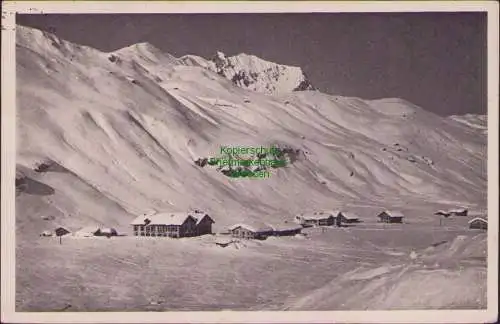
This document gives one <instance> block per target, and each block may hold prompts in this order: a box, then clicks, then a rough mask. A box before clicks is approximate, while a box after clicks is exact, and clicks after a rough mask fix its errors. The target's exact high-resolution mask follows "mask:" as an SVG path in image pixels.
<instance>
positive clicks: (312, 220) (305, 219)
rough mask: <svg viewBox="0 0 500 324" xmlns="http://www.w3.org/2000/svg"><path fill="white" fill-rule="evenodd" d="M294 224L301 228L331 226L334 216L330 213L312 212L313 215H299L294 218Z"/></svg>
mask: <svg viewBox="0 0 500 324" xmlns="http://www.w3.org/2000/svg"><path fill="white" fill-rule="evenodd" d="M295 222H296V223H298V224H300V225H302V226H303V227H310V226H332V225H333V224H334V223H335V216H334V215H332V213H331V212H314V213H313V214H303V213H302V214H300V215H297V216H295Z"/></svg>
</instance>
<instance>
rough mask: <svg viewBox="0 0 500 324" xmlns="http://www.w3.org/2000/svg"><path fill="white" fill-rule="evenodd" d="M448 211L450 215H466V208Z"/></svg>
mask: <svg viewBox="0 0 500 324" xmlns="http://www.w3.org/2000/svg"><path fill="white" fill-rule="evenodd" d="M448 212H449V213H450V216H467V209H466V208H456V209H450V210H449V211H448Z"/></svg>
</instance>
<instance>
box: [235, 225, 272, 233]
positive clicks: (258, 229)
mask: <svg viewBox="0 0 500 324" xmlns="http://www.w3.org/2000/svg"><path fill="white" fill-rule="evenodd" d="M238 227H242V228H245V229H247V230H249V231H251V232H254V233H262V232H270V231H273V228H272V227H270V226H269V225H265V224H262V225H248V224H242V223H239V224H234V225H232V226H230V227H229V230H230V231H232V230H235V229H237V228H238Z"/></svg>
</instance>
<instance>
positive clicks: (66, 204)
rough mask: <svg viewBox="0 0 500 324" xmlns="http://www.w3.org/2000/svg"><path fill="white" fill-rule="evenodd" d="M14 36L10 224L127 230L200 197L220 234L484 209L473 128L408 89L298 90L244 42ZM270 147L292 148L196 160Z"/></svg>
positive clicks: (297, 82) (26, 32)
mask: <svg viewBox="0 0 500 324" xmlns="http://www.w3.org/2000/svg"><path fill="white" fill-rule="evenodd" d="M16 46H17V47H16V57H17V98H18V99H17V164H18V176H17V180H16V183H17V189H18V196H17V208H16V212H17V220H18V229H20V233H21V235H22V233H33V232H32V231H36V232H39V231H40V230H41V229H43V228H44V226H46V221H45V220H42V218H41V217H42V216H44V215H49V214H50V215H53V216H55V217H56V221H57V223H58V224H60V225H64V226H67V227H69V228H75V229H76V228H80V227H83V226H88V225H92V224H95V223H98V224H105V225H108V226H115V227H118V228H120V229H128V228H129V226H128V224H129V222H130V221H131V220H132V219H133V218H134V217H136V215H138V214H140V213H144V212H146V211H149V210H152V209H156V210H175V211H177V210H181V211H182V210H185V209H189V208H199V209H203V210H206V211H208V212H209V213H210V214H211V215H213V217H214V219H215V220H216V230H217V229H221V228H223V227H224V226H227V225H229V224H232V223H236V222H243V221H245V222H246V221H266V220H269V219H272V220H282V219H290V217H292V215H293V214H295V213H297V212H302V211H310V210H321V209H333V208H343V207H346V206H353V208H356V206H357V207H359V208H361V207H363V206H364V207H366V206H372V207H373V208H374V209H376V208H385V207H399V208H402V209H404V210H408V211H407V214H408V215H410V216H411V215H415V216H414V217H415V218H414V219H418V217H423V216H421V215H420V214H419V212H418V211H415V212H414V214H412V209H418V208H421V206H425V207H426V208H434V207H433V206H440V205H450V206H454V207H455V206H457V205H459V206H464V207H467V206H476V207H477V206H479V207H481V206H483V207H484V206H485V202H486V179H487V177H486V135H485V133H484V132H483V130H482V129H481V128H474V127H466V126H464V125H463V123H458V122H457V121H456V120H453V119H451V118H442V117H439V116H437V115H435V114H433V113H430V112H427V111H425V110H423V109H421V108H420V107H417V106H415V105H413V104H411V103H409V102H406V101H404V100H401V99H380V100H363V99H360V98H348V97H339V96H331V95H328V94H324V93H321V92H319V91H308V90H307V89H309V88H310V87H309V86H308V84H310V83H309V82H308V81H307V79H306V77H305V76H304V74H303V73H302V71H301V70H300V68H295V67H286V66H281V65H278V64H274V63H269V62H266V61H263V60H261V59H259V58H257V57H254V56H251V55H246V54H240V55H237V56H234V57H225V56H224V55H222V53H219V54H218V55H217V56H216V58H214V60H205V59H203V58H201V57H197V56H193V55H189V56H183V57H181V58H175V57H173V56H172V55H170V54H168V53H163V52H162V51H160V50H158V49H157V48H155V47H154V46H152V45H150V44H147V43H142V44H136V45H132V46H129V47H127V48H124V49H120V50H118V51H115V52H113V53H104V52H101V51H98V50H96V49H93V48H89V47H85V46H80V45H77V44H72V43H70V42H67V41H64V40H61V39H59V38H57V37H56V36H54V35H51V34H49V33H46V32H42V31H39V30H36V29H32V28H27V27H22V26H18V27H17V45H16ZM233 80H235V81H234V82H233ZM301 84H302V86H301ZM297 87H298V88H300V89H302V90H305V91H293V90H294V89H296V88H297ZM270 94H272V95H270ZM272 144H276V145H279V146H280V147H286V148H289V149H290V150H292V151H293V152H295V153H294V154H295V155H294V158H293V159H290V160H289V162H290V163H289V164H288V165H287V166H286V167H284V168H277V169H274V170H272V175H271V177H270V178H268V179H265V180H249V179H241V178H238V179H235V178H230V177H227V176H225V175H224V174H223V173H221V172H218V171H217V169H216V168H214V167H210V166H204V167H202V166H200V165H197V163H195V161H197V160H198V159H200V158H207V157H215V156H217V155H218V154H219V152H220V147H221V146H267V145H272ZM419 206H420V207H419ZM479 207H478V208H479ZM436 208H437V207H436ZM371 217H374V216H371Z"/></svg>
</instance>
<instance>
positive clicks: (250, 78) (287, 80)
mask: <svg viewBox="0 0 500 324" xmlns="http://www.w3.org/2000/svg"><path fill="white" fill-rule="evenodd" d="M210 61H211V62H212V63H213V64H211V65H210V66H209V68H210V69H211V70H213V71H214V72H216V73H217V74H219V75H221V76H223V77H225V78H227V79H229V80H231V81H232V82H233V83H234V84H235V85H237V86H240V87H242V88H246V89H249V90H253V91H257V92H263V93H267V94H280V93H287V92H292V91H304V90H315V88H314V86H313V85H312V84H311V82H310V81H309V80H308V79H307V77H306V75H305V74H304V72H303V71H302V69H301V68H300V67H297V66H289V65H282V64H278V63H274V62H270V61H266V60H264V59H261V58H259V57H257V56H255V55H250V54H246V53H240V54H237V55H234V56H229V57H228V56H226V55H225V54H224V52H222V51H217V52H216V53H215V55H214V56H213V57H212V59H211V60H210Z"/></svg>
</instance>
